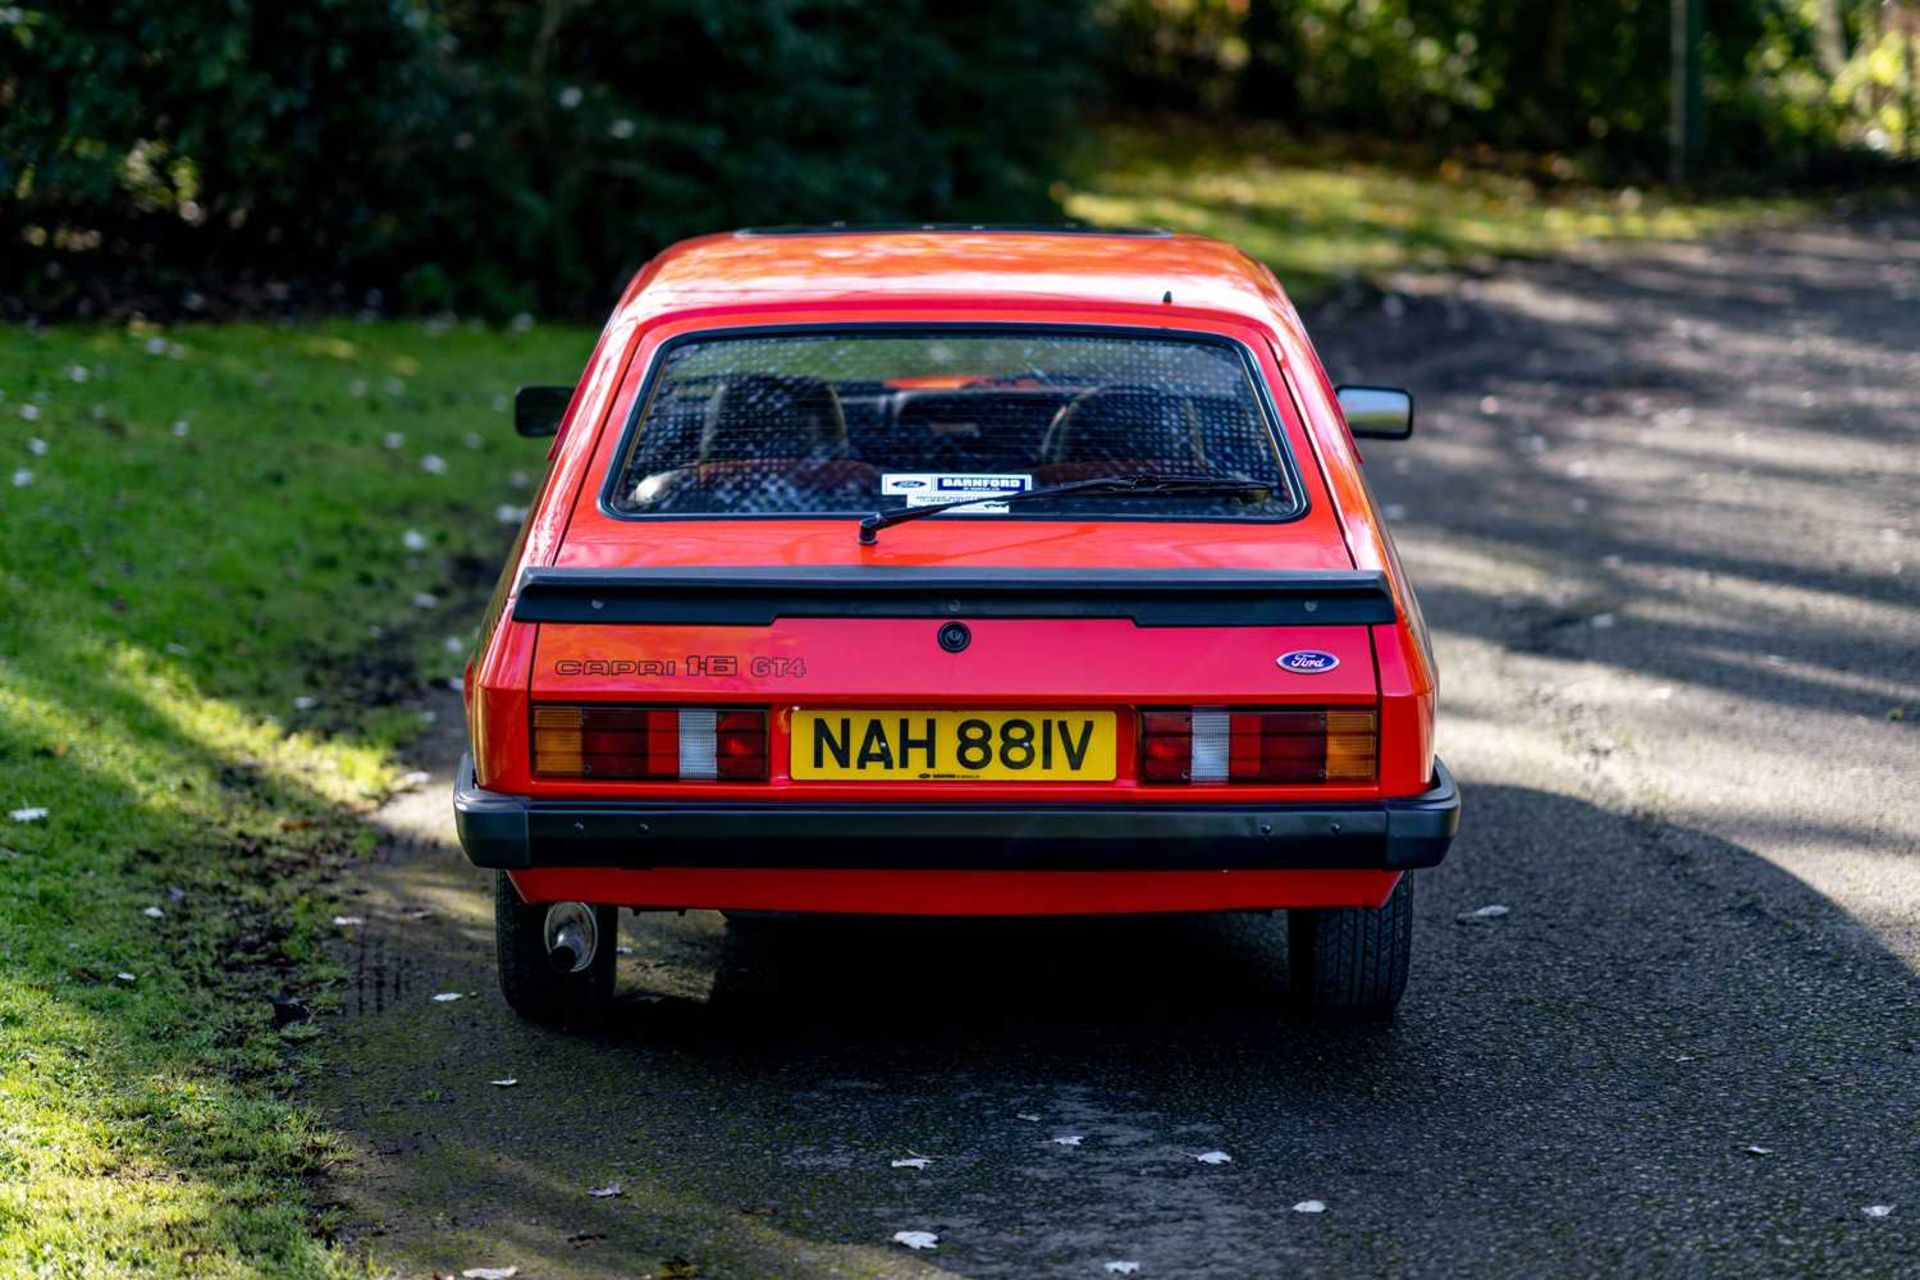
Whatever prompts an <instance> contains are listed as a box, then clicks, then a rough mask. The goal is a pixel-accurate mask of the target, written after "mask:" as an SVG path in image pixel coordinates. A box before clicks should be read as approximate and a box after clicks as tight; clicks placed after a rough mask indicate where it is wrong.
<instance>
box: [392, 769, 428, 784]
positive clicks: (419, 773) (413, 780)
mask: <svg viewBox="0 0 1920 1280" xmlns="http://www.w3.org/2000/svg"><path fill="white" fill-rule="evenodd" d="M432 781H433V775H432V774H430V773H428V772H427V771H426V770H425V769H415V770H414V771H413V772H412V773H409V774H407V775H406V776H405V777H403V778H401V779H400V785H401V786H403V787H424V786H426V785H427V784H428V783H429V782H432Z"/></svg>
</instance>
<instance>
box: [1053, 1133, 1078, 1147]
mask: <svg viewBox="0 0 1920 1280" xmlns="http://www.w3.org/2000/svg"><path fill="white" fill-rule="evenodd" d="M1047 1141H1049V1142H1051V1143H1053V1145H1054V1146H1056V1147H1077V1146H1079V1145H1080V1144H1081V1143H1082V1142H1085V1141H1086V1139H1085V1138H1083V1137H1081V1136H1080V1135H1079V1134H1077V1133H1070V1134H1067V1135H1066V1136H1065V1137H1060V1138H1049V1139H1047Z"/></svg>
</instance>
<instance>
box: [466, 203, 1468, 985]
mask: <svg viewBox="0 0 1920 1280" xmlns="http://www.w3.org/2000/svg"><path fill="white" fill-rule="evenodd" d="M516 417H517V419H518V425H519V428H520V430H521V431H522V433H523V434H528V435H545V434H552V435H554V437H555V438H554V442H553V447H552V451H551V454H550V458H551V463H552V465H551V467H550V470H549V473H548V475H547V478H546V483H545V487H544V488H543V490H542V492H541V494H540V497H539V500H538V501H537V502H536V504H535V505H534V507H533V509H532V512H531V514H530V515H529V517H528V519H527V522H526V525H525V527H524V528H523V529H522V531H521V534H520V537H519V540H518V542H517V544H516V545H515V546H514V549H513V552H512V555H511V558H510V559H509V561H508V564H507V566H506V570H505V572H504V574H503V575H502V577H501V580H500V585H499V588H498V590H497V591H496V592H495V594H494V598H493V601H492V604H491V606H490V608H489V610H488V613H487V616H486V619H485V622H484V625H483V628H482V633H481V639H480V643H479V647H478V649H477V651H476V654H475V657H474V660H473V662H472V664H471V665H470V667H469V669H468V674H467V716H468V724H469V726H470V734H471V740H472V752H471V755H470V757H469V759H468V760H467V761H466V762H465V763H464V764H463V766H462V773H461V777H460V779H459V782H458V784H457V788H456V792H455V796H454V807H455V810H456V814H457V817H458V821H459V830H460V837H461V841H462V844H463V845H464V847H465V849H466V852H467V855H468V857H469V858H470V859H471V860H472V861H473V862H474V863H475V864H476V865H478V866H481V867H487V868H492V869H494V870H495V872H496V890H495V892H496V910H497V924H498V945H499V964H500V981H501V986H502V988H503V990H504V992H505V994H506V997H507V999H508V1001H509V1002H510V1003H511V1004H512V1005H513V1007H514V1008H515V1009H517V1010H519V1011H520V1012H522V1013H523V1014H526V1015H528V1016H530V1017H534V1018H538V1019H542V1020H546V1021H554V1022H562V1023H574V1022H586V1021H590V1020H592V1019H593V1018H594V1017H596V1016H597V1015H598V1014H600V1013H601V1012H603V1011H604V1010H605V1008H606V1006H607V1004H608V1002H609V1001H610V1000H611V998H612V992H613V979H614V945H613V943H614V936H615V923H616V919H617V916H616V912H617V910H618V908H620V907H628V908H632V909H634V910H638V911H644V910H671V909H680V908H706V909H716V910H720V911H725V912H729V913H827V914H858V915H895V916H906V915H911V916H1009V915H1080V914H1136V913H1147V912H1217V911H1263V912H1264V911H1272V910H1276V909H1281V908H1284V909H1285V910H1286V911H1287V914H1288V922H1287V931H1288V940H1289V964H1290V968H1291V973H1290V978H1289V990H1290V991H1291V992H1292V993H1293V995H1294V998H1295V999H1296V1000H1297V1001H1298V1003H1299V1004H1300V1005H1301V1006H1303V1007H1304V1008H1305V1009H1307V1010H1311V1011H1319V1012H1324V1013H1329V1014H1345V1015H1349V1016H1356V1017H1384V1016H1387V1015H1390V1014H1391V1012H1392V1010H1393V1008H1394V1006H1395V1005H1396V1004H1397V1002H1398V1001H1399V999H1400V995H1401V991H1402V989H1403V987H1404V985H1405V982H1406V977H1407V969H1408V963H1409V958H1410V954H1411V946H1412V911H1411V895H1412V882H1411V878H1410V876H1409V874H1408V873H1409V872H1411V871H1414V870H1417V869H1419V868H1423V867H1430V866H1433V865H1435V864H1436V863H1438V862H1439V861H1440V860H1441V858H1442V857H1443V856H1444V855H1445V854H1446V851H1447V847H1448V844H1449V842H1450V841H1451V839H1452V837H1453V834H1454V831H1455V828H1456V827H1457V825H1458V821H1459V797H1458V794H1457V792H1456V791H1455V788H1454V785H1453V782H1452V780H1451V779H1450V777H1449V776H1448V774H1447V771H1446V770H1445V769H1444V768H1443V767H1442V766H1441V764H1440V762H1439V761H1438V760H1436V759H1435V758H1434V752H1433V712H1434V688H1435V671H1434V664H1433V656H1432V653H1431V651H1430V649H1429V647H1428V643H1427V636H1426V631H1425V627H1424V624H1423V623H1422V621H1421V617H1420V610H1419V606H1418V604H1417V603H1416V602H1415V600H1414V595H1413V590H1412V588H1411V586H1410V585H1409V584H1408V582H1407V580H1406V577H1405V575H1404V573H1403V572H1402V570H1401V568H1400V565H1399V561H1398V559H1397V558H1396V556H1395V554H1394V549H1393V544H1392V541H1391V539H1390V538H1389V536H1388V533H1387V530H1386V528H1385V526H1384V524H1383V523H1382V520H1381V516H1380V509H1379V506H1378V504H1377V503H1376V502H1375V501H1374V500H1373V497H1372V495H1371V494H1370V493H1369V491H1368V487H1367V484H1366V481H1365V479H1364V478H1363V476H1362V472H1361V469H1360V457H1359V454H1358V452H1357V451H1356V449H1355V447H1354V437H1356V436H1362V437H1381V438H1402V437H1405V436H1406V435H1407V434H1408V433H1409V431H1410V430H1411V428H1412V401H1411V399H1410V398H1409V397H1408V396H1407V394H1406V393H1404V392H1401V391H1397V390H1393V389H1389V388H1381V387H1341V388H1337V389H1336V388H1335V387H1333V386H1332V385H1330V384H1329V382H1328V379H1327V376H1326V374H1325V372H1324V371H1323V370H1322V368H1321V365H1320V361H1319V360H1318V358H1317V357H1316V356H1315V354H1314V350H1313V347H1312V345H1311V344H1310V342H1309V341H1308V338H1307V335H1306V333H1305V331H1304V330H1303V329H1302V327H1301V324H1300V320H1299V317H1298V315H1297V313H1296V312H1295V311H1294V308H1293V306H1292V305H1291V304H1290V303H1289V302H1288V300H1287V298H1286V295H1285V294H1284V293H1283V292H1282V291H1281V288H1280V286H1279V284H1278V282H1277V281H1276V280H1275V279H1274V277H1273V275H1272V273H1271V272H1269V271H1268V270H1266V268H1264V267H1262V266H1260V265H1259V264H1258V263H1255V262H1253V261H1252V260H1250V259H1249V258H1247V257H1246V256H1245V255H1244V254H1242V253H1240V252H1239V251H1238V250H1236V249H1234V248H1233V247H1231V246H1230V245H1226V244H1222V243H1220V242H1218V241H1213V240H1207V239H1202V238H1198V237H1193V236H1183V235H1168V234H1165V233H1162V232H1152V231H1140V232H1114V231H1100V232H1082V231H1042V230H1030V229H997V228H986V227H941V226H927V227H903V228H874V229H864V230H857V231H856V230H847V229H841V228H822V229H806V228H775V229H766V230H748V231H741V232H738V233H734V234H727V235H719V236H711V237H707V238H704V239H699V240H693V241H689V242H687V243H684V244H681V245H678V246H676V247H674V248H672V249H670V250H668V251H666V252H665V253H662V254H661V255H660V256H659V257H658V258H656V259H654V260H653V261H652V262H651V263H649V264H648V265H647V266H646V267H645V268H644V269H642V270H641V272H640V273H639V275H638V276H636V277H635V279H634V280H633V282H632V284H631V286H630V287H629V288H628V289H627V292H626V294H625V296H624V297H623V298H622V299H621V301H620V304H619V306H618V307H617V308H616V310H615V312H614V314H613V318H612V320H611V321H610V322H609V324H608V325H607V327H606V330H605V332H604V333H603V334H602V336H601V338H600V341H599V345H598V346H597V347H596V348H595V350H594V353H593V356H592V358H591V361H590V362H589V364H588V366H587V369H586V372H585V374H584V376H583V377H582V378H581V379H580V381H579V383H578V385H577V386H575V387H571V388H526V389H523V390H522V392H521V393H520V396H519V398H518V400H517V402H516Z"/></svg>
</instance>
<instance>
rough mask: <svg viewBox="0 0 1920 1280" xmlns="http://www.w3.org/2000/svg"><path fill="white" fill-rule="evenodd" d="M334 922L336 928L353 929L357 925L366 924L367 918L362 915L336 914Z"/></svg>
mask: <svg viewBox="0 0 1920 1280" xmlns="http://www.w3.org/2000/svg"><path fill="white" fill-rule="evenodd" d="M333 923H334V926H335V927H336V928H340V929H351V928H353V927H354V926H355V925H361V924H365V923H366V920H365V918H364V917H361V916H335V917H334V918H333Z"/></svg>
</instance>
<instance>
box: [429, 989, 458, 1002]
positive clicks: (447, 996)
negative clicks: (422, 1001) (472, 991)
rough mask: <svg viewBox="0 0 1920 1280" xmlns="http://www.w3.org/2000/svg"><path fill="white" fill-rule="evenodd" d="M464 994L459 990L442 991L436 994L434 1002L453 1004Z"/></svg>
mask: <svg viewBox="0 0 1920 1280" xmlns="http://www.w3.org/2000/svg"><path fill="white" fill-rule="evenodd" d="M462 994H463V993H461V992H459V991H442V992H440V993H439V994H437V995H435V996H434V998H433V1002H434V1003H435V1004H452V1003H453V1002H454V1001H455V1000H458V999H459V998H460V997H461V995H462Z"/></svg>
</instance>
